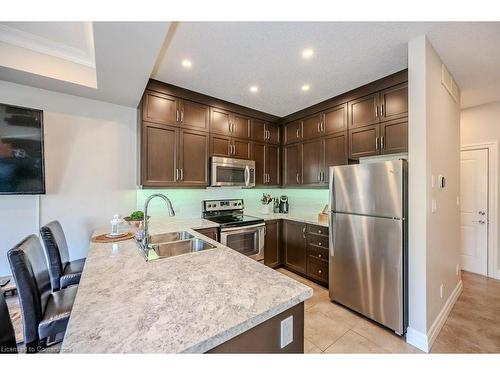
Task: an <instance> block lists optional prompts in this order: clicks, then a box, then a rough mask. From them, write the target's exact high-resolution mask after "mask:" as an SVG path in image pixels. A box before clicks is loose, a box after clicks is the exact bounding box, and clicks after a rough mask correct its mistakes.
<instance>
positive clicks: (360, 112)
mask: <svg viewBox="0 0 500 375" xmlns="http://www.w3.org/2000/svg"><path fill="white" fill-rule="evenodd" d="M348 106H349V129H352V128H360V127H363V126H367V125H373V124H377V123H378V122H379V120H380V119H379V113H378V107H377V106H378V93H375V94H371V95H367V96H364V97H362V98H359V99H356V100H353V101H352V102H349V103H348Z"/></svg>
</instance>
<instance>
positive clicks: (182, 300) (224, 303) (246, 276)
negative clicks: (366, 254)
mask: <svg viewBox="0 0 500 375" xmlns="http://www.w3.org/2000/svg"><path fill="white" fill-rule="evenodd" d="M216 226H217V224H215V223H213V222H210V221H207V220H204V219H196V218H195V219H177V218H169V219H167V220H165V221H163V222H158V221H154V220H151V224H150V233H152V234H154V233H161V232H171V231H177V230H187V231H188V232H190V233H192V234H193V235H195V236H196V237H199V238H202V239H204V240H205V241H207V242H210V243H212V244H214V245H216V246H217V247H216V248H215V249H211V250H205V251H201V252H198V253H189V254H185V255H180V256H176V257H172V258H167V259H162V260H159V261H155V262H149V263H147V262H146V261H145V260H144V258H143V256H142V255H141V254H140V253H139V250H138V249H137V247H136V244H135V242H134V241H133V240H128V241H123V242H118V243H116V244H102V243H91V244H90V248H89V253H88V256H87V260H86V263H85V268H84V271H83V275H82V278H81V281H80V285H79V287H78V293H77V296H76V300H75V303H74V306H73V310H72V313H71V317H70V320H69V324H68V328H67V331H66V335H65V338H64V342H63V345H62V350H61V351H62V352H63V353H182V352H184V353H202V352H205V351H208V350H210V349H212V348H214V347H216V346H218V345H220V344H221V343H223V342H225V341H227V340H230V339H231V338H233V337H235V336H237V335H239V334H241V333H243V332H245V331H247V330H249V329H251V328H253V327H255V326H256V325H258V324H260V323H262V322H264V321H266V320H268V319H270V318H272V317H273V316H275V315H277V314H279V313H281V312H283V311H285V310H287V309H289V308H290V307H293V306H295V305H297V304H299V303H301V302H303V301H304V300H306V299H308V298H310V297H311V296H312V294H313V292H312V289H311V288H309V287H307V286H305V285H303V284H301V283H299V282H296V281H295V280H293V279H291V278H289V277H287V276H285V275H283V274H281V273H279V272H277V271H275V270H273V269H271V268H268V267H267V266H264V265H263V264H260V263H259V262H256V261H254V260H252V259H250V258H248V257H246V256H243V255H241V254H239V253H238V252H236V251H234V250H231V249H230V248H228V247H226V246H223V245H221V244H220V243H217V242H215V241H213V240H211V239H209V238H207V237H205V236H203V235H201V234H199V233H197V232H195V231H194V230H193V228H196V229H201V228H210V227H216ZM104 232H105V231H96V233H95V234H101V233H104Z"/></svg>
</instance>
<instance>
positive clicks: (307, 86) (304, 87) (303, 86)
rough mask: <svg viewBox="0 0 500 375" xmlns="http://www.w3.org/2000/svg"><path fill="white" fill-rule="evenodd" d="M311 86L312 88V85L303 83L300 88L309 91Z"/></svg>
mask: <svg viewBox="0 0 500 375" xmlns="http://www.w3.org/2000/svg"><path fill="white" fill-rule="evenodd" d="M310 88H311V86H309V85H302V87H301V88H300V89H301V90H302V91H309V89H310Z"/></svg>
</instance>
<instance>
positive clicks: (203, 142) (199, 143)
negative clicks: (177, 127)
mask: <svg viewBox="0 0 500 375" xmlns="http://www.w3.org/2000/svg"><path fill="white" fill-rule="evenodd" d="M179 140H180V142H179V146H180V147H179V148H180V152H179V168H180V171H179V181H180V184H181V185H185V186H208V147H209V135H208V133H205V132H200V131H197V130H188V129H181V131H180V133H179Z"/></svg>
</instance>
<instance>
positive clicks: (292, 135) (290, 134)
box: [283, 120, 302, 144]
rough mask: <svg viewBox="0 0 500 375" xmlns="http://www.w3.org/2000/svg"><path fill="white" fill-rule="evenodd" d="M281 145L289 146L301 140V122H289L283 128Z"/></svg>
mask: <svg viewBox="0 0 500 375" xmlns="http://www.w3.org/2000/svg"><path fill="white" fill-rule="evenodd" d="M284 132H285V133H284V137H283V143H284V144H289V143H293V142H298V141H300V140H301V139H302V121H300V120H297V121H293V122H289V123H288V124H286V125H285V127H284Z"/></svg>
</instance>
